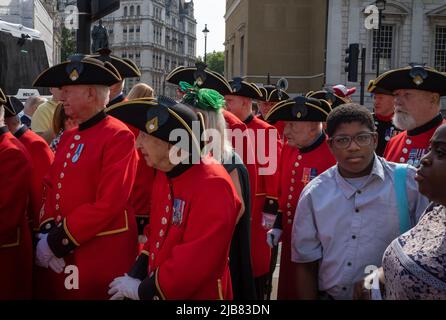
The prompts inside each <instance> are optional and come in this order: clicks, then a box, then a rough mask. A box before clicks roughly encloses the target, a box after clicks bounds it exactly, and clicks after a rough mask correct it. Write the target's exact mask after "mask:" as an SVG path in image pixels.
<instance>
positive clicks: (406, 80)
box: [373, 63, 446, 96]
mask: <svg viewBox="0 0 446 320" xmlns="http://www.w3.org/2000/svg"><path fill="white" fill-rule="evenodd" d="M373 85H374V86H377V87H380V88H382V89H385V90H388V91H392V92H393V91H395V90H398V89H415V90H423V91H430V92H436V93H438V94H439V95H440V96H446V74H445V73H442V72H439V71H437V70H435V69H433V68H431V67H425V66H423V65H422V64H416V63H411V64H410V65H409V66H407V67H405V68H401V69H395V70H390V71H387V72H385V73H383V74H382V75H380V76H379V77H378V78H376V79H375V80H374V83H373Z"/></svg>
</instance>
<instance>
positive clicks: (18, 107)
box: [3, 96, 24, 118]
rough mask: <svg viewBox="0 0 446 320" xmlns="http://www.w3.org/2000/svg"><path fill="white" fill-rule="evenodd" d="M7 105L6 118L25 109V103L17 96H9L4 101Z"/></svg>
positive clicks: (5, 105) (4, 104)
mask: <svg viewBox="0 0 446 320" xmlns="http://www.w3.org/2000/svg"><path fill="white" fill-rule="evenodd" d="M3 106H4V107H5V118H10V117H14V116H16V115H18V114H19V113H20V111H22V110H23V108H24V106H23V103H21V102H20V100H19V99H17V98H16V97H12V96H8V97H7V98H6V102H4V103H3Z"/></svg>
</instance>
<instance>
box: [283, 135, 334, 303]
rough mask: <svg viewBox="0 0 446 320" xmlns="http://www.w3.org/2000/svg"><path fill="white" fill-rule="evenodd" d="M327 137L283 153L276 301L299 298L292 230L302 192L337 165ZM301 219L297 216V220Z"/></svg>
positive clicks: (285, 150)
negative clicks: (296, 290) (317, 177)
mask: <svg viewBox="0 0 446 320" xmlns="http://www.w3.org/2000/svg"><path fill="white" fill-rule="evenodd" d="M335 164H336V160H335V158H334V157H333V155H332V154H331V152H330V149H329V147H328V144H327V142H326V138H325V135H323V136H321V138H319V139H318V140H317V141H316V142H315V143H314V144H313V145H312V146H310V147H307V148H304V149H301V150H299V149H298V148H293V147H290V146H288V145H287V144H286V145H285V146H284V147H283V150H282V160H281V165H280V168H281V172H280V176H281V177H280V196H279V208H280V209H279V210H280V211H281V213H282V227H283V233H282V237H281V240H282V253H281V258H280V274H279V286H278V292H277V299H279V300H280V299H296V295H295V286H296V277H295V271H294V269H293V264H292V262H291V229H292V227H293V219H294V214H295V211H296V207H297V202H298V200H299V197H300V193H301V192H302V189H303V188H304V187H305V186H306V185H307V184H308V183H309V182H310V181H311V180H312V179H313V178H315V177H316V176H318V175H319V174H321V173H322V172H324V171H325V170H327V169H328V168H330V167H332V166H334V165H335ZM298 218H299V216H297V219H298Z"/></svg>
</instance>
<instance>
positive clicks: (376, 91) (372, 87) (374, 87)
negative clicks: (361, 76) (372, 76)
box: [367, 80, 393, 96]
mask: <svg viewBox="0 0 446 320" xmlns="http://www.w3.org/2000/svg"><path fill="white" fill-rule="evenodd" d="M367 91H368V92H370V93H374V94H385V95H388V96H392V95H393V93H392V91H390V90H386V89H384V88H381V87H378V86H377V85H376V84H375V80H370V81H369V85H368V86H367Z"/></svg>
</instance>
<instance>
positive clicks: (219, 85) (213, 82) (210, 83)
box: [166, 66, 232, 96]
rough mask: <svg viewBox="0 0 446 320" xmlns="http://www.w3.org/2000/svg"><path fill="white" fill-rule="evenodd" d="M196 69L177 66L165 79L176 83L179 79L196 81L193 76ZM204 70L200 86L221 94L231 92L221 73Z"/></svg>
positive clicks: (177, 83) (188, 81)
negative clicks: (203, 77)
mask: <svg viewBox="0 0 446 320" xmlns="http://www.w3.org/2000/svg"><path fill="white" fill-rule="evenodd" d="M196 71H197V68H196V67H185V66H179V67H177V68H175V69H174V70H172V71H171V72H170V73H169V74H168V75H167V77H166V81H167V82H169V83H172V84H176V85H179V83H180V81H184V82H187V83H190V84H193V83H195V81H196V79H195V76H194V73H195V72H196ZM204 71H205V74H206V79H205V80H204V82H203V83H200V84H198V86H199V87H200V88H207V89H213V90H215V91H217V92H218V93H220V94H221V95H222V96H225V95H227V94H231V92H232V88H231V86H230V85H229V83H228V81H226V79H225V78H224V77H223V76H222V75H220V74H218V73H216V72H214V71H211V70H209V69H205V70H204Z"/></svg>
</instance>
